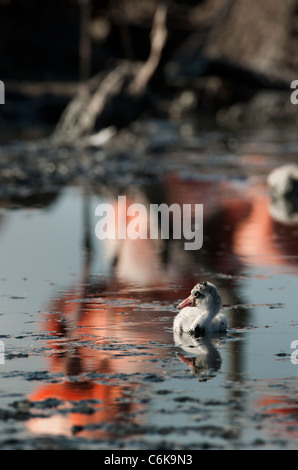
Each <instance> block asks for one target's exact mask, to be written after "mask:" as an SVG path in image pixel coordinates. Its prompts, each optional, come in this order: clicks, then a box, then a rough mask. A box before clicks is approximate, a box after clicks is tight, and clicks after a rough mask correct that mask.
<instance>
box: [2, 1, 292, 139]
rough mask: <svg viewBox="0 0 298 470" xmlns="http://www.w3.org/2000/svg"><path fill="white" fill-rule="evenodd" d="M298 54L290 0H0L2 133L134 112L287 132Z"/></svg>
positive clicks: (120, 119) (74, 127) (66, 128)
mask: <svg viewBox="0 0 298 470" xmlns="http://www.w3.org/2000/svg"><path fill="white" fill-rule="evenodd" d="M154 41H155V43H154ZM297 50H298V2H297V0H283V1H282V2H278V1H276V0H266V1H263V2H260V1H259V0H251V1H249V2H248V1H247V0H184V1H182V0H164V1H162V2H161V1H159V0H138V1H137V2H136V1H135V0H43V1H42V2H41V1H39V0H0V54H1V61H0V79H1V80H3V81H4V83H5V88H6V104H5V106H1V109H0V113H1V114H0V125H1V131H2V132H1V136H3V139H7V135H8V134H7V131H8V130H9V129H10V130H11V129H14V130H19V129H22V131H23V130H24V129H26V128H27V129H31V131H32V129H40V128H41V127H42V129H43V132H44V133H46V134H47V133H48V134H50V133H52V131H53V129H54V128H55V126H56V125H57V123H60V126H59V132H58V133H56V135H57V136H58V137H59V138H62V139H66V140H67V139H69V138H76V137H81V136H82V135H84V134H92V133H94V132H97V131H99V130H100V129H102V128H106V127H107V126H111V125H113V126H116V128H121V127H123V126H126V125H128V124H129V123H130V122H131V121H133V120H135V119H137V118H140V117H143V116H146V117H148V116H150V117H153V118H160V117H161V118H169V119H180V118H184V117H185V116H195V117H196V118H198V117H199V118H200V117H202V120H201V122H202V123H203V122H204V123H205V124H206V121H208V120H209V119H210V120H211V121H212V122H213V124H215V125H219V126H223V127H229V128H231V127H233V128H235V127H236V128H237V127H239V126H242V125H246V126H250V125H252V126H253V125H255V124H258V125H260V124H264V123H265V124H267V123H268V122H269V123H272V122H274V123H275V124H277V125H284V124H285V123H286V124H287V125H290V124H294V125H295V124H296V119H297V118H296V114H297V113H296V108H295V106H293V105H292V104H291V103H290V93H291V92H290V83H291V81H292V80H295V79H297V78H298V70H297V68H298V64H297V61H298V59H297ZM115 71H117V73H116V75H115ZM112 73H114V75H111V74H112ZM113 77H114V82H113ZM105 80H106V81H105ZM112 82H113V83H112ZM107 87H108V89H107ZM78 96H79V97H80V98H79V102H80V104H79V105H78V98H77V97H78ZM73 100H74V101H75V103H76V104H77V105H76V111H74V109H73V107H72V109H69V107H68V109H67V110H66V107H67V106H69V104H70V103H71V102H73ZM96 100H97V101H96ZM99 101H100V103H99ZM90 103H93V108H94V109H91V108H92V106H90ZM63 112H64V116H62V114H63ZM82 114H83V115H85V116H87V117H89V118H90V119H89V121H90V122H88V123H87V124H86V123H84V124H82V122H81V121H80V122H78V115H82ZM65 119H66V120H65ZM69 121H71V125H69ZM74 121H76V123H75V124H74ZM202 125H203V124H202ZM3 131H5V132H6V134H3ZM36 133H37V131H36ZM31 135H32V134H31ZM33 135H34V133H33ZM36 135H37V134H36Z"/></svg>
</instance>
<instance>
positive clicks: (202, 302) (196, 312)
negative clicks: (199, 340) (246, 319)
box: [173, 281, 227, 336]
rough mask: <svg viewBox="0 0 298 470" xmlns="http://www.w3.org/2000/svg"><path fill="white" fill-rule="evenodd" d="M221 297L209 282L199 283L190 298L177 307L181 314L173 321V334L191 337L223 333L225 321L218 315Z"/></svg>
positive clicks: (225, 325)
mask: <svg viewBox="0 0 298 470" xmlns="http://www.w3.org/2000/svg"><path fill="white" fill-rule="evenodd" d="M221 306H222V303H221V297H220V295H219V293H218V290H217V288H216V287H215V285H213V284H211V282H207V281H203V282H199V283H198V284H197V285H196V286H195V287H194V288H193V289H192V291H191V293H190V296H189V297H187V299H185V300H183V302H181V304H179V305H178V308H179V309H182V310H181V312H179V313H178V315H177V316H176V317H175V319H174V325H173V328H174V332H175V333H180V334H182V333H183V332H187V333H189V334H190V335H193V336H203V335H205V334H211V333H220V332H225V331H226V328H227V320H226V318H225V316H224V314H223V313H220V312H219V311H220V309H221Z"/></svg>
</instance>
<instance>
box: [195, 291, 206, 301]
mask: <svg viewBox="0 0 298 470" xmlns="http://www.w3.org/2000/svg"><path fill="white" fill-rule="evenodd" d="M193 295H194V296H195V297H196V299H203V298H204V297H205V296H204V294H202V292H200V291H198V290H196V291H195V292H194V294H193Z"/></svg>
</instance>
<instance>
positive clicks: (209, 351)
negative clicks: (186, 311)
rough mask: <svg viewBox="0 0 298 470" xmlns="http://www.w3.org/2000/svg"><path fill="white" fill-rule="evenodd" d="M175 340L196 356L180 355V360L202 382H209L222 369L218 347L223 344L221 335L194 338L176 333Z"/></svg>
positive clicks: (186, 334)
mask: <svg viewBox="0 0 298 470" xmlns="http://www.w3.org/2000/svg"><path fill="white" fill-rule="evenodd" d="M174 340H175V344H176V345H177V346H180V347H181V348H182V349H183V350H184V351H186V352H187V353H191V354H195V356H192V357H187V356H184V355H183V354H180V353H178V358H179V359H180V360H181V361H182V362H184V364H186V365H187V366H188V367H189V369H190V370H191V372H192V373H193V374H194V375H197V376H198V379H199V380H200V381H204V380H209V379H211V378H213V377H214V376H215V372H217V371H218V370H219V369H220V367H221V357H220V354H219V352H218V349H217V347H218V346H219V345H220V344H221V339H220V337H219V335H211V336H204V337H202V338H194V337H191V336H189V334H188V333H182V334H177V333H175V332H174Z"/></svg>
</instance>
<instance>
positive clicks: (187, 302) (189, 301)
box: [178, 294, 194, 309]
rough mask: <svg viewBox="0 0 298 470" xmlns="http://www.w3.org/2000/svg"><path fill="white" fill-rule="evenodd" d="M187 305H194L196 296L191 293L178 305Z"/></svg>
mask: <svg viewBox="0 0 298 470" xmlns="http://www.w3.org/2000/svg"><path fill="white" fill-rule="evenodd" d="M187 305H189V306H191V307H192V306H193V305H194V296H193V295H192V294H191V295H190V296H189V297H187V299H185V300H183V301H182V302H181V303H180V304H179V305H178V308H179V309H180V308H184V307H186V306H187Z"/></svg>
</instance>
